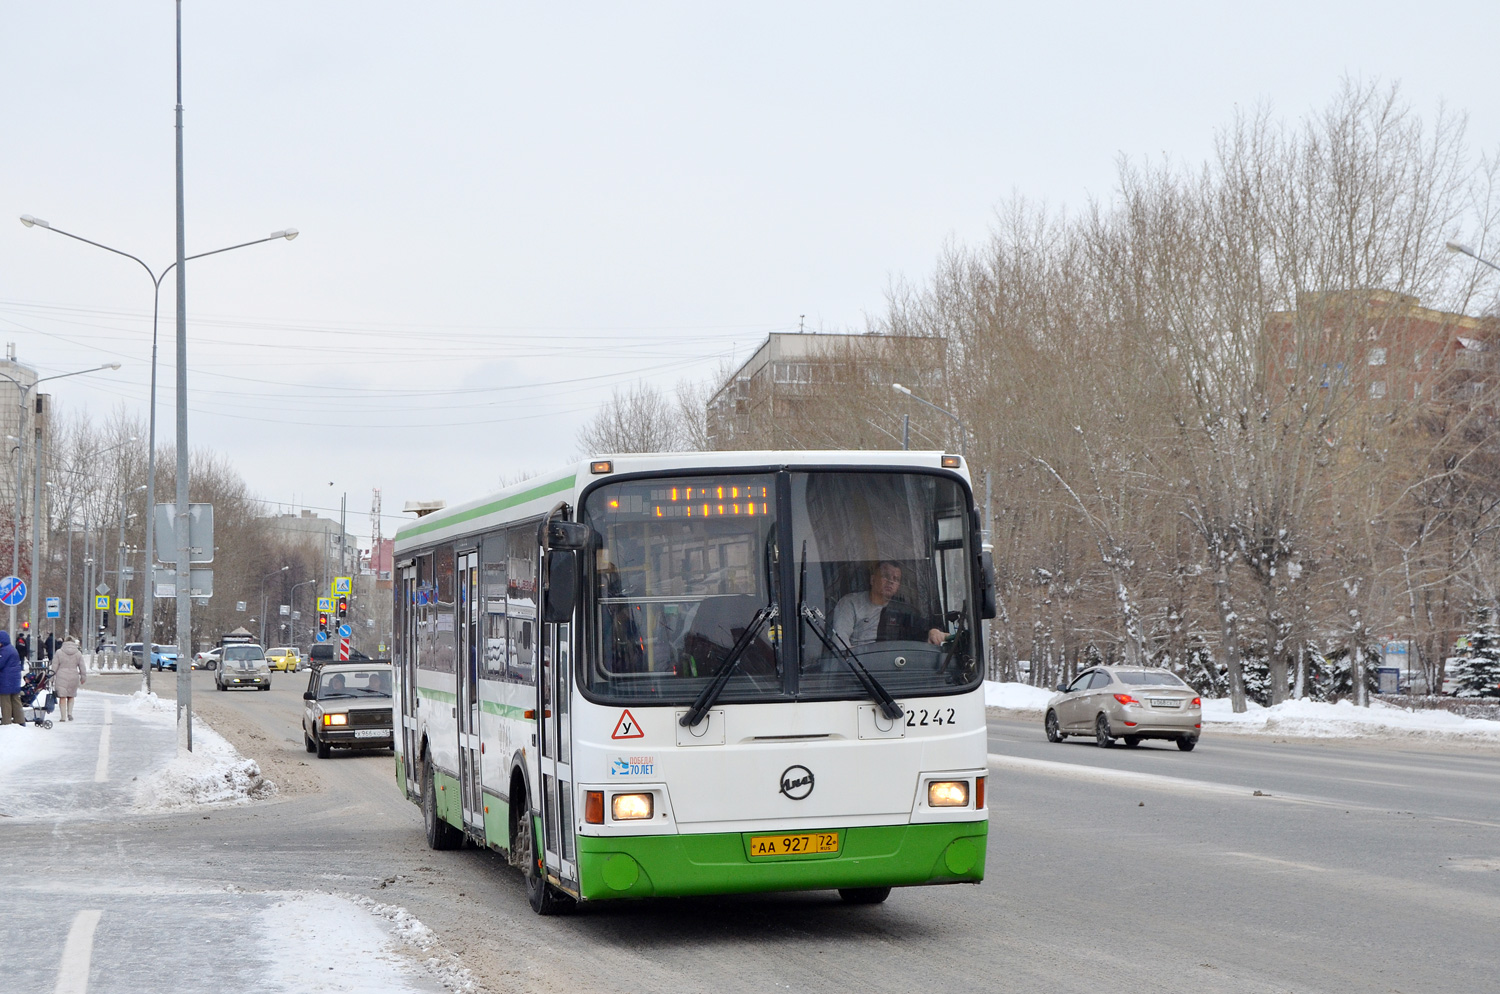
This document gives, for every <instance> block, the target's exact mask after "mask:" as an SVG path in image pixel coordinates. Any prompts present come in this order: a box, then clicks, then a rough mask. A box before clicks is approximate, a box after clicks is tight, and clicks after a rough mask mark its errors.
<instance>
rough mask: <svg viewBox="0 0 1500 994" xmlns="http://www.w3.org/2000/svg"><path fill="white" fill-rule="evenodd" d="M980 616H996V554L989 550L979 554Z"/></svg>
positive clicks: (986, 617) (984, 617) (989, 617)
mask: <svg viewBox="0 0 1500 994" xmlns="http://www.w3.org/2000/svg"><path fill="white" fill-rule="evenodd" d="M979 616H980V617H981V618H983V619H985V620H986V621H988V620H989V619H991V618H993V617H994V616H995V554H994V553H993V552H991V551H990V550H989V549H985V550H983V551H982V552H980V553H979Z"/></svg>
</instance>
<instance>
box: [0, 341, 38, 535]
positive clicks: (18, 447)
mask: <svg viewBox="0 0 1500 994" xmlns="http://www.w3.org/2000/svg"><path fill="white" fill-rule="evenodd" d="M36 375H37V374H36V370H34V369H32V368H31V367H30V366H26V365H23V364H22V363H21V361H20V360H18V359H17V358H16V345H15V343H14V342H9V343H7V344H6V346H5V361H4V362H0V424H3V425H4V426H5V435H6V437H7V438H10V439H17V440H19V441H7V442H6V443H5V455H6V460H5V463H4V470H3V471H0V507H5V508H14V507H15V502H16V474H17V473H18V472H20V471H22V470H23V469H25V468H27V467H30V465H31V458H32V426H33V425H34V424H35V421H34V408H35V399H36V394H35V391H34V388H35V387H36ZM23 446H24V449H23V448H22V447H23ZM30 496H31V490H30V487H29V486H27V485H26V484H25V483H24V482H23V484H22V486H21V497H22V499H23V500H24V501H26V503H28V504H29V503H30V499H29V498H30Z"/></svg>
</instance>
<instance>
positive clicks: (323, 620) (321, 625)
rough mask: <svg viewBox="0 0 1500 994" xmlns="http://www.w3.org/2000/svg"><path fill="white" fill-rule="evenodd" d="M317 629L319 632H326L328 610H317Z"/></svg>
mask: <svg viewBox="0 0 1500 994" xmlns="http://www.w3.org/2000/svg"><path fill="white" fill-rule="evenodd" d="M318 631H320V632H326V631H328V612H327V611H319V612H318Z"/></svg>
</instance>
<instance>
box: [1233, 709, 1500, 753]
mask: <svg viewBox="0 0 1500 994" xmlns="http://www.w3.org/2000/svg"><path fill="white" fill-rule="evenodd" d="M1203 723H1204V725H1206V726H1217V727H1218V728H1219V729H1221V730H1228V731H1237V732H1238V731H1243V732H1260V733H1265V734H1271V735H1287V736H1294V737H1297V738H1428V739H1432V738H1441V739H1450V740H1454V739H1456V740H1459V741H1466V742H1475V743H1494V744H1500V721H1486V720H1484V719H1481V718H1465V717H1462V716H1460V715H1456V714H1453V713H1451V712H1448V711H1432V710H1416V711H1408V710H1406V709H1405V708H1398V707H1392V706H1390V705H1389V704H1385V703H1383V702H1381V701H1373V702H1371V704H1370V706H1369V707H1367V708H1361V707H1355V706H1354V705H1353V704H1351V703H1350V702H1348V701H1340V702H1338V703H1337V704H1329V703H1326V702H1323V701H1307V700H1302V701H1282V702H1281V703H1280V704H1276V705H1273V706H1271V707H1261V706H1260V705H1259V704H1256V703H1254V702H1253V701H1252V702H1250V703H1249V705H1248V710H1246V711H1245V712H1244V713H1243V714H1235V713H1234V711H1233V710H1232V709H1231V708H1230V705H1229V701H1228V700H1227V699H1205V700H1204V701H1203Z"/></svg>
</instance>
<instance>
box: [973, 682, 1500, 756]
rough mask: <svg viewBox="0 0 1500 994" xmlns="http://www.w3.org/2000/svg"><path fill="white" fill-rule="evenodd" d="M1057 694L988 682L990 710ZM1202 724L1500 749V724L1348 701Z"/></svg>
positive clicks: (1210, 703) (1222, 706)
mask: <svg viewBox="0 0 1500 994" xmlns="http://www.w3.org/2000/svg"><path fill="white" fill-rule="evenodd" d="M1053 696H1054V692H1053V691H1050V690H1047V689H1046V688H1044V687H1032V686H1030V685H1028V684H1024V683H997V682H995V681H993V680H986V681H985V683H984V703H985V706H986V707H992V708H1006V709H1009V710H1012V711H1033V712H1041V711H1044V710H1046V707H1047V702H1048V701H1050V700H1051V699H1052V698H1053ZM1203 724H1204V727H1205V728H1213V729H1216V730H1218V731H1232V732H1245V733H1249V734H1263V735H1286V736H1292V737H1295V738H1319V739H1334V738H1337V739H1350V738H1413V739H1441V740H1445V741H1459V742H1474V743H1484V744H1491V743H1493V744H1496V745H1500V721H1489V720H1486V719H1483V718H1465V717H1462V716H1461V715H1456V714H1453V713H1452V712H1449V711H1428V710H1415V711H1408V710H1407V709H1405V708H1400V707H1393V706H1391V705H1389V704H1386V703H1384V702H1382V701H1374V702H1372V703H1371V704H1370V706H1369V707H1367V708H1358V707H1355V706H1354V705H1353V704H1350V703H1349V702H1348V701H1341V702H1339V703H1338V704H1328V703H1325V702H1322V701H1284V702H1282V703H1281V704H1277V705H1275V706H1274V707H1269V708H1266V707H1261V706H1260V705H1259V704H1255V703H1253V702H1252V703H1251V704H1250V706H1249V710H1248V711H1246V712H1245V713H1244V714H1235V713H1234V712H1233V710H1231V709H1230V706H1229V701H1228V700H1221V699H1214V698H1204V701H1203Z"/></svg>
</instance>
